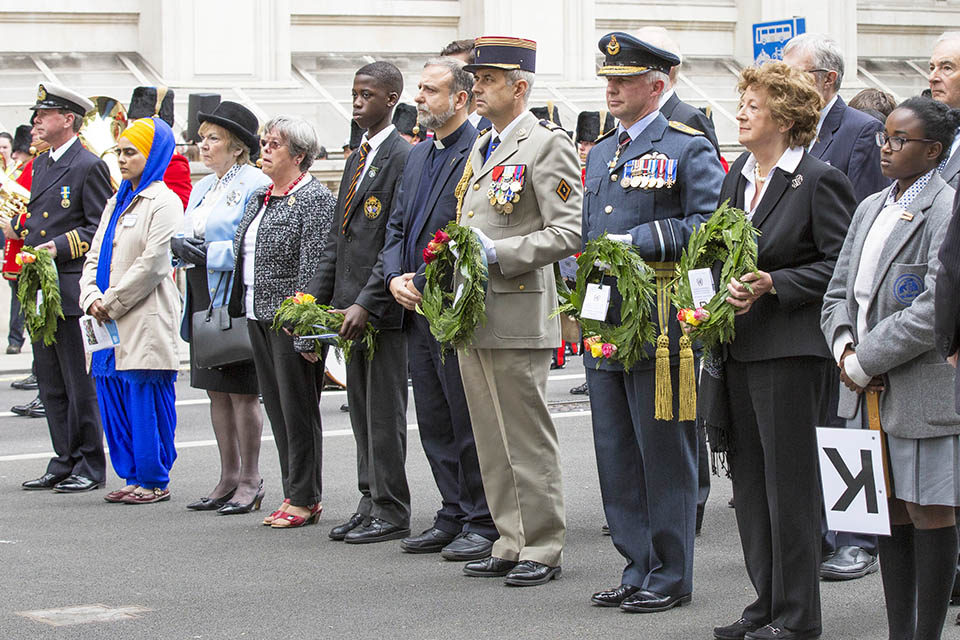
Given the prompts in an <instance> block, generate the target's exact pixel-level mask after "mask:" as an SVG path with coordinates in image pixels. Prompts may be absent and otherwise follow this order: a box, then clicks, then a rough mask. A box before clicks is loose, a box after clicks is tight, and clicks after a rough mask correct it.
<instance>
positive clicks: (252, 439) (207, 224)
mask: <svg viewBox="0 0 960 640" xmlns="http://www.w3.org/2000/svg"><path fill="white" fill-rule="evenodd" d="M198 119H199V121H200V123H201V125H200V129H199V133H200V143H199V147H200V159H201V161H202V162H203V163H204V165H206V166H207V167H209V168H210V169H212V170H213V173H212V174H210V175H208V176H207V177H205V178H204V179H203V180H201V181H200V182H198V183H197V185H196V186H195V187H194V188H193V193H192V194H191V196H190V202H189V204H188V205H187V210H186V213H185V215H184V226H183V228H182V229H181V232H180V233H179V234H178V235H177V237H175V238H173V240H172V241H171V248H172V250H173V253H174V255H175V256H176V257H177V258H178V259H179V266H182V267H184V268H185V269H186V274H187V299H186V304H185V305H184V307H185V311H186V313H184V316H183V322H182V324H181V328H180V335H181V336H182V337H183V339H184V340H187V341H188V342H189V341H190V340H191V337H192V336H191V334H192V326H191V319H192V317H193V314H194V312H196V311H200V310H205V309H207V308H208V307H209V306H210V304H211V298H212V299H213V307H214V308H217V307H221V306H223V305H225V304H226V303H227V300H228V296H229V291H230V287H231V284H232V277H233V262H234V255H233V237H234V235H236V232H237V225H238V224H239V222H240V218H241V217H242V216H243V211H244V208H245V207H246V204H247V202H248V201H249V199H250V196H251V195H252V194H253V192H254V191H255V190H256V189H258V188H259V187H262V186H264V185H266V184H269V183H270V180H269V178H267V177H266V176H265V175H263V173H262V172H261V171H260V170H259V169H257V168H256V167H255V166H253V165H252V164H250V157H251V155H254V154H255V153H256V152H257V151H258V150H259V140H258V138H257V133H256V132H257V127H258V123H257V118H256V116H254V115H253V113H251V112H250V111H249V110H248V109H247V108H245V107H243V106H242V105H239V104H237V103H235V102H222V103H220V105H219V106H218V107H217V108H216V110H215V111H214V112H213V113H200V114H198ZM190 385H191V386H193V387H194V388H197V389H206V391H207V395H209V396H210V419H211V422H212V423H213V432H214V434H215V436H216V438H217V446H218V448H219V449H220V480H219V482H218V483H217V485H216V486H215V487H214V488H213V490H212V491H211V492H210V493H209V494H207V496H206V497H204V498H201V499H200V500H197V501H196V502H193V503H191V504H189V505H187V508H188V509H193V510H195V511H217V513H219V514H223V515H229V514H234V513H247V512H249V511H252V510H253V509H255V508H258V507H259V506H260V501H261V500H262V499H263V481H262V479H261V478H260V468H259V459H260V434H261V431H262V429H263V417H262V415H261V413H260V404H259V402H258V399H257V396H258V392H259V389H258V385H257V372H256V370H255V369H254V366H253V362H252V361H251V362H247V363H244V364H238V365H234V366H229V367H223V368H218V369H207V368H203V367H200V366H198V365H197V361H196V357H195V353H194V345H193V344H192V343H191V345H190Z"/></svg>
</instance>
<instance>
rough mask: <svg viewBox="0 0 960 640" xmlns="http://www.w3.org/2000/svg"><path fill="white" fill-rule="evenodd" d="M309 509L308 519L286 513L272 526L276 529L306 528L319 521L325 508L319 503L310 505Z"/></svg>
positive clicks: (275, 520)
mask: <svg viewBox="0 0 960 640" xmlns="http://www.w3.org/2000/svg"><path fill="white" fill-rule="evenodd" d="M307 508H308V509H310V515H308V516H307V517H303V516H298V515H296V514H293V513H290V512H287V511H285V512H283V513H282V514H280V515H279V516H278V517H277V518H275V519H274V521H273V524H271V525H270V526H271V527H273V528H274V529H293V528H296V527H305V526H307V525H308V524H313V523H314V522H317V521H319V520H320V512H321V511H323V506H322V505H321V504H320V503H319V502H318V503H317V504H314V505H310V506H308V507H307Z"/></svg>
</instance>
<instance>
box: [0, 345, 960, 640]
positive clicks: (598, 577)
mask: <svg viewBox="0 0 960 640" xmlns="http://www.w3.org/2000/svg"><path fill="white" fill-rule="evenodd" d="M2 358H3V356H0V360H2ZM2 366H3V363H2V362H0V367H2ZM551 373H552V375H551V380H550V385H549V399H550V402H551V406H552V410H553V411H554V413H555V420H556V424H557V428H558V431H559V434H560V442H561V449H562V458H563V474H564V490H565V496H566V514H567V543H566V550H565V556H564V562H563V577H562V579H560V580H557V581H554V582H551V583H549V584H547V585H544V586H540V587H532V588H511V587H506V586H504V584H503V582H502V581H501V580H500V579H482V578H468V577H465V576H463V575H462V574H461V565H460V563H450V562H445V561H444V560H442V559H440V558H439V556H436V555H408V554H404V553H402V552H401V551H400V549H399V546H398V542H397V541H393V542H385V543H380V544H373V545H345V544H343V543H339V542H333V541H331V540H329V539H328V538H327V531H329V529H330V527H332V526H334V525H336V524H339V523H340V522H341V521H343V520H345V519H346V518H347V517H349V516H350V514H351V513H353V510H354V507H355V506H356V502H357V499H358V493H357V490H356V462H355V447H354V442H353V437H352V435H351V433H350V425H349V421H348V418H347V414H345V413H341V412H340V410H339V407H340V405H341V404H342V403H343V402H345V396H344V392H325V393H324V395H323V398H322V400H321V410H322V415H323V428H324V432H325V437H324V441H323V446H324V473H323V480H324V492H323V495H324V500H323V504H324V511H323V516H322V518H321V520H320V523H319V525H315V526H310V527H304V528H301V529H294V530H289V531H286V530H276V529H270V528H268V527H264V526H262V525H261V524H260V520H261V519H262V517H263V516H264V515H266V513H269V512H270V511H272V510H273V509H274V508H275V507H276V505H277V504H279V502H280V501H281V499H282V497H281V493H280V489H279V487H280V479H279V478H280V471H279V465H278V462H277V454H276V448H275V447H274V444H273V441H272V439H271V438H270V437H269V434H270V429H269V424H268V423H267V424H265V426H264V436H265V440H264V443H263V450H262V453H261V458H260V461H261V470H262V474H263V478H264V483H265V486H266V490H267V494H266V500H265V501H264V511H261V512H258V513H254V514H249V515H241V516H230V517H223V516H215V515H213V514H212V513H202V512H200V513H198V512H191V511H187V510H186V509H185V508H184V506H185V505H186V504H187V503H188V502H191V501H192V500H195V499H197V498H199V497H201V496H204V495H206V493H207V492H208V491H209V490H210V489H211V488H212V487H213V485H214V484H215V483H216V480H217V473H218V468H219V462H218V456H217V449H216V446H215V444H214V443H213V432H212V430H211V428H210V424H209V413H208V411H209V405H208V404H207V403H206V396H205V394H204V393H203V392H201V391H197V390H194V389H191V388H190V387H189V384H188V381H189V376H188V375H182V376H181V380H180V381H179V382H178V384H177V400H178V415H179V424H178V427H177V442H178V452H179V457H178V459H177V462H176V464H175V465H174V467H173V471H172V481H171V484H170V488H171V491H172V495H173V498H172V500H170V501H169V502H165V503H160V504H154V505H140V506H130V505H112V504H108V503H106V502H104V500H103V496H104V495H105V493H106V491H104V490H99V491H94V492H92V493H87V494H82V495H61V494H55V493H52V492H27V491H22V490H21V489H20V483H21V482H22V481H24V480H26V479H29V478H34V477H37V476H39V475H41V474H42V473H43V472H44V469H45V465H46V458H47V455H48V452H49V451H50V442H49V437H48V434H47V427H46V421H45V420H41V419H28V418H19V417H13V416H11V415H10V414H7V413H0V596H2V597H0V640H8V639H10V640H19V639H31V640H32V639H46V638H56V639H74V638H76V639H83V640H94V639H99V638H109V639H111V640H112V639H116V638H124V639H125V638H162V639H167V638H176V639H180V638H183V639H189V638H203V639H207V638H211V639H213V638H217V639H219V638H224V639H233V638H255V639H259V638H265V639H266V638H269V639H282V638H287V637H306V638H390V639H392V638H417V639H432V638H437V639H441V638H443V639H449V638H454V637H457V638H603V639H618V638H652V639H660V638H671V639H672V638H677V639H687V638H711V637H712V633H711V630H712V628H713V626H715V625H717V624H727V623H729V622H732V621H733V620H736V619H737V618H738V617H739V615H740V612H741V610H742V608H743V606H744V605H746V604H747V603H748V602H750V601H751V599H752V597H753V590H752V588H751V586H750V583H749V581H748V579H747V576H746V572H745V570H744V567H743V559H742V555H741V550H740V542H739V538H738V537H737V531H736V524H735V522H734V513H733V510H732V509H729V508H728V507H727V500H728V499H729V498H730V495H731V491H730V484H729V481H727V480H725V479H719V478H714V483H713V491H712V494H711V496H710V500H709V502H708V504H707V511H706V517H705V518H704V525H703V534H702V536H701V537H699V538H698V539H697V549H696V565H695V587H694V595H693V602H692V604H690V605H689V606H685V607H682V608H676V609H673V610H671V611H668V612H665V613H659V614H647V615H638V614H626V613H622V612H620V611H619V610H616V609H602V608H598V607H593V606H591V605H590V602H589V598H590V595H591V594H592V593H593V592H594V591H597V590H599V589H602V588H606V587H610V586H615V585H617V584H619V577H620V571H621V570H622V567H623V560H622V558H621V557H620V555H619V554H618V553H617V551H616V550H615V549H614V548H613V545H612V544H611V542H610V538H609V537H604V536H602V535H601V534H600V527H601V525H602V524H603V521H604V519H603V513H602V507H601V504H600V496H599V489H598V483H597V472H596V461H595V459H594V450H593V439H592V431H591V425H590V415H589V406H588V405H587V403H586V402H584V401H583V396H571V395H570V394H569V393H568V390H569V388H570V387H572V386H574V385H577V384H579V383H580V382H582V380H583V370H582V367H581V364H580V362H579V361H578V360H577V359H573V360H571V361H570V362H569V363H568V365H567V368H566V369H565V370H560V371H554V372H551ZM16 377H18V376H17V375H15V374H14V373H13V372H11V371H7V372H6V373H3V372H0V387H2V388H0V412H5V411H6V409H7V407H9V406H11V405H12V404H17V403H21V402H26V401H28V400H29V399H30V398H31V397H32V395H31V394H30V393H29V392H22V391H12V390H10V389H9V385H8V381H9V380H11V379H14V378H16ZM411 397H412V396H411ZM408 422H409V423H410V425H411V427H410V431H409V433H408V435H409V439H408V440H409V450H408V453H407V474H408V478H409V482H410V485H411V491H412V495H413V523H412V528H413V529H414V530H415V531H420V530H422V529H425V528H427V527H429V526H430V524H431V522H432V517H433V514H434V512H435V510H436V509H437V508H438V506H439V498H438V494H437V491H436V488H435V486H434V484H433V478H432V476H431V473H430V470H429V467H428V465H427V462H426V459H425V457H424V455H423V450H422V448H421V446H420V441H419V439H418V435H417V431H416V426H415V423H416V418H415V414H414V409H413V405H412V401H411V406H410V410H409V413H408ZM121 485H122V482H121V481H119V480H118V479H117V477H116V476H115V475H114V474H113V471H112V469H111V470H110V471H109V479H108V487H109V489H114V488H118V487H119V486H121ZM822 596H823V611H824V614H823V627H824V636H823V637H824V638H831V639H850V640H854V639H856V640H860V639H868V638H869V639H873V638H875V639H881V638H885V637H886V618H885V615H884V611H883V595H882V592H881V586H880V576H879V574H874V575H872V576H868V577H867V578H864V579H862V580H858V581H854V582H850V583H824V584H823V590H822ZM72 607H83V608H82V609H79V610H77V609H71V608H72ZM955 613H956V610H955V609H953V610H951V621H948V626H947V628H946V631H945V633H944V637H945V638H949V637H960V633H958V631H957V629H956V627H954V626H952V617H953V616H954V615H955ZM89 619H94V620H97V621H94V622H86V623H82V624H79V623H78V622H79V621H81V620H89ZM52 622H56V623H58V624H62V623H74V624H63V625H62V626H55V625H54V624H52Z"/></svg>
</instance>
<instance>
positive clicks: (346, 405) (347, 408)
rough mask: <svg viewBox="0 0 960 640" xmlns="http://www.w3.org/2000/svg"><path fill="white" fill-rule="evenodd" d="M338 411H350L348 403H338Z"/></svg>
mask: <svg viewBox="0 0 960 640" xmlns="http://www.w3.org/2000/svg"><path fill="white" fill-rule="evenodd" d="M340 411H343V412H344V413H347V412H348V411H350V405H348V404H347V403H343V404H342V405H340Z"/></svg>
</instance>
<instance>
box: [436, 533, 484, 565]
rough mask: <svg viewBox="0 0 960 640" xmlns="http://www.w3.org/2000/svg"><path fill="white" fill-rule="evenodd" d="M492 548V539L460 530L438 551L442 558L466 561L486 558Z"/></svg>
mask: <svg viewBox="0 0 960 640" xmlns="http://www.w3.org/2000/svg"><path fill="white" fill-rule="evenodd" d="M492 550H493V540H488V539H487V538H484V537H483V536H482V535H480V534H479V533H474V532H473V531H467V532H461V533H460V535H458V536H457V537H456V538H454V539H453V542H451V543H450V544H448V545H447V546H445V547H444V548H443V549H442V550H441V551H440V556H441V557H442V558H443V559H444V560H458V561H460V562H466V561H467V560H481V559H483V558H487V557H489V556H490V552H491V551H492Z"/></svg>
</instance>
